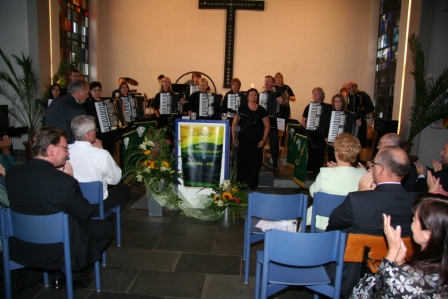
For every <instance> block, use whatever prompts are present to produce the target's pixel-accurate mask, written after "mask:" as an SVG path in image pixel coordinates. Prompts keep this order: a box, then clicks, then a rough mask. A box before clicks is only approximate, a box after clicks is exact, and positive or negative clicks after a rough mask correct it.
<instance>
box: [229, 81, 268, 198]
mask: <svg viewBox="0 0 448 299" xmlns="http://www.w3.org/2000/svg"><path fill="white" fill-rule="evenodd" d="M238 112H239V114H237V115H235V117H234V118H233V123H232V141H233V144H234V146H235V147H236V151H237V154H236V157H237V161H236V167H237V173H236V179H237V181H238V182H240V183H247V184H248V185H249V187H250V188H251V189H252V190H255V189H257V187H258V181H259V176H260V167H261V159H262V155H263V147H264V146H265V145H266V141H267V138H268V135H269V129H270V124H269V117H268V113H267V112H266V110H265V109H264V108H263V107H261V106H259V105H258V91H257V90H256V89H254V88H251V89H249V90H248V91H247V105H243V106H241V107H240V108H239V109H238Z"/></svg>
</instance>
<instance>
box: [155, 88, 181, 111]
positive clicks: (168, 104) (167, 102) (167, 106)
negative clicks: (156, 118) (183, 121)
mask: <svg viewBox="0 0 448 299" xmlns="http://www.w3.org/2000/svg"><path fill="white" fill-rule="evenodd" d="M180 98H181V96H180V94H178V93H167V92H164V93H160V108H159V112H160V114H161V115H163V114H179V113H181V111H180V109H181V105H180Z"/></svg>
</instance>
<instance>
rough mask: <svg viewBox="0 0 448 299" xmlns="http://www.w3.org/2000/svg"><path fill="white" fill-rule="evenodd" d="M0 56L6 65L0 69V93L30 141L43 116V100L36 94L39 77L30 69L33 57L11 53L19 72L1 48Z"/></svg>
mask: <svg viewBox="0 0 448 299" xmlns="http://www.w3.org/2000/svg"><path fill="white" fill-rule="evenodd" d="M0 56H1V58H2V59H3V62H4V63H5V65H6V68H5V69H1V70H0V95H2V96H3V97H4V98H6V100H7V101H8V102H9V105H8V106H9V113H10V114H11V115H12V116H13V117H14V118H15V119H16V120H17V121H18V122H19V124H20V125H21V126H24V127H27V128H28V140H29V142H32V140H33V137H34V135H35V134H36V131H37V129H39V127H40V126H41V125H42V121H43V117H44V105H43V101H42V100H41V99H40V97H39V95H38V91H39V79H38V77H37V76H36V75H35V74H34V72H33V69H32V65H33V59H32V58H30V56H29V55H28V56H25V55H24V54H23V53H22V56H21V57H19V56H16V55H14V54H12V55H11V57H12V58H14V61H15V63H16V64H17V66H19V67H20V68H19V69H20V71H21V72H20V73H17V72H16V70H15V69H14V67H13V64H12V62H11V60H10V59H9V58H8V56H6V55H5V53H4V52H3V51H2V50H1V49H0ZM30 145H31V144H30ZM25 147H26V145H25Z"/></svg>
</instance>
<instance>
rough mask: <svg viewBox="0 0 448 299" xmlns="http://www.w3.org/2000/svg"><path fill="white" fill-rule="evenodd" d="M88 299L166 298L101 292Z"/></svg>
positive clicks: (163, 298) (162, 298)
mask: <svg viewBox="0 0 448 299" xmlns="http://www.w3.org/2000/svg"><path fill="white" fill-rule="evenodd" d="M88 299H165V297H164V296H162V297H158V296H147V295H138V294H126V293H115V292H107V291H105V292H103V291H101V292H99V293H97V292H93V293H92V294H90V296H89V297H88Z"/></svg>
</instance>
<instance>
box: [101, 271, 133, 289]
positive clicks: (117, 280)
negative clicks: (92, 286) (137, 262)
mask: <svg viewBox="0 0 448 299" xmlns="http://www.w3.org/2000/svg"><path fill="white" fill-rule="evenodd" d="M139 272H140V270H139V269H128V268H117V267H111V266H107V267H102V268H101V291H111V292H120V293H126V292H127V291H128V289H129V286H130V285H131V284H132V282H133V281H134V280H135V278H136V277H137V275H138V273H139Z"/></svg>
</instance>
